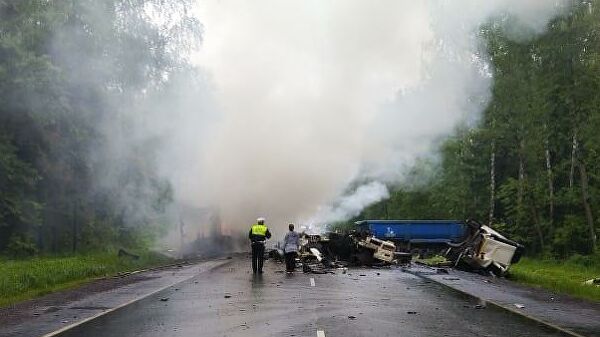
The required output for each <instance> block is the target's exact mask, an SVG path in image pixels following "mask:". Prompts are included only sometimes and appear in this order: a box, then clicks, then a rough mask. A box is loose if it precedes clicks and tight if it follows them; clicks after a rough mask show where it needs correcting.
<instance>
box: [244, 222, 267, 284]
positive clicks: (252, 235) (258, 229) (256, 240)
mask: <svg viewBox="0 0 600 337" xmlns="http://www.w3.org/2000/svg"><path fill="white" fill-rule="evenodd" d="M248 238H249V239H250V245H251V247H252V271H253V272H254V274H256V273H259V274H262V272H263V270H262V269H263V261H264V258H265V241H266V239H269V238H271V232H269V228H267V226H266V225H265V218H258V219H256V223H255V224H254V225H252V227H251V228H250V232H249V233H248Z"/></svg>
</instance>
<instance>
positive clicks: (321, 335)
mask: <svg viewBox="0 0 600 337" xmlns="http://www.w3.org/2000/svg"><path fill="white" fill-rule="evenodd" d="M317 337H325V331H323V330H317Z"/></svg>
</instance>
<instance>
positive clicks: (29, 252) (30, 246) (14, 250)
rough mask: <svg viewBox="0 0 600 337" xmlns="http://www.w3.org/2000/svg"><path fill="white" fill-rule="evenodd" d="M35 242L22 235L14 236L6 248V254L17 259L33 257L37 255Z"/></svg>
mask: <svg viewBox="0 0 600 337" xmlns="http://www.w3.org/2000/svg"><path fill="white" fill-rule="evenodd" d="M37 252H38V249H37V247H36V245H35V242H33V240H32V239H31V238H30V237H28V236H24V235H22V234H13V235H12V236H11V237H10V239H9V241H8V245H7V246H6V254H7V255H8V256H11V257H15V258H23V257H31V256H33V255H35V254H37Z"/></svg>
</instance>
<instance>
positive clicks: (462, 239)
mask: <svg viewBox="0 0 600 337" xmlns="http://www.w3.org/2000/svg"><path fill="white" fill-rule="evenodd" d="M356 225H357V228H358V230H359V231H361V232H363V233H367V234H366V235H373V236H375V237H377V238H380V239H385V240H389V241H391V242H393V243H394V244H395V245H396V247H397V249H398V250H399V251H400V252H405V253H410V254H411V255H420V256H427V255H444V256H445V257H446V258H447V259H448V260H449V261H450V262H451V263H452V264H453V265H454V266H455V267H458V268H463V269H469V270H475V271H489V272H493V273H494V274H496V275H503V274H505V273H506V272H507V271H508V268H509V267H510V265H511V264H513V263H517V262H518V261H519V259H520V257H521V255H522V253H523V249H524V247H523V246H522V245H521V244H519V243H517V242H515V241H512V240H510V239H508V238H506V237H505V236H503V235H502V234H500V233H498V232H497V231H495V230H493V229H492V228H491V227H489V226H485V225H482V224H480V223H479V222H477V221H475V220H466V221H459V220H365V221H359V222H357V223H356ZM396 254H399V253H396Z"/></svg>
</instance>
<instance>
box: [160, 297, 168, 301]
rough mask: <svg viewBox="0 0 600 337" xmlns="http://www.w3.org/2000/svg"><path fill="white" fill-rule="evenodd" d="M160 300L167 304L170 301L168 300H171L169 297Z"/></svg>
mask: <svg viewBox="0 0 600 337" xmlns="http://www.w3.org/2000/svg"><path fill="white" fill-rule="evenodd" d="M160 300H161V302H166V301H168V300H169V298H168V297H163V298H161V299H160Z"/></svg>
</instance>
